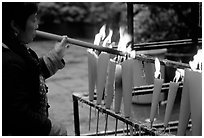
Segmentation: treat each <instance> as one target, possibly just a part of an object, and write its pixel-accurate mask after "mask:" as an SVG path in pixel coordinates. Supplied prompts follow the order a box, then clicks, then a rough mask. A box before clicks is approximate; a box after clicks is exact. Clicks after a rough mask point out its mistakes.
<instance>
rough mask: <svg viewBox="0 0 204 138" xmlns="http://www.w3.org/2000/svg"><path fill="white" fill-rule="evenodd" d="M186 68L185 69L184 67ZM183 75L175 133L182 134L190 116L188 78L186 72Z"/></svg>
mask: <svg viewBox="0 0 204 138" xmlns="http://www.w3.org/2000/svg"><path fill="white" fill-rule="evenodd" d="M186 70H187V69H186ZM186 70H185V75H184V83H183V89H182V95H181V103H180V112H179V124H178V130H177V135H178V136H184V135H185V132H186V128H187V126H188V122H189V118H190V99H189V82H188V80H189V78H188V74H187V73H186Z"/></svg>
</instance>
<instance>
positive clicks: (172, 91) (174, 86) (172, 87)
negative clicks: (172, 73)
mask: <svg viewBox="0 0 204 138" xmlns="http://www.w3.org/2000/svg"><path fill="white" fill-rule="evenodd" d="M178 87H179V83H178V82H172V81H171V82H170V84H169V92H168V98H167V105H166V111H165V116H164V127H165V128H166V127H167V126H168V122H169V119H170V116H171V112H172V109H173V105H174V101H175V98H176V94H177V90H178Z"/></svg>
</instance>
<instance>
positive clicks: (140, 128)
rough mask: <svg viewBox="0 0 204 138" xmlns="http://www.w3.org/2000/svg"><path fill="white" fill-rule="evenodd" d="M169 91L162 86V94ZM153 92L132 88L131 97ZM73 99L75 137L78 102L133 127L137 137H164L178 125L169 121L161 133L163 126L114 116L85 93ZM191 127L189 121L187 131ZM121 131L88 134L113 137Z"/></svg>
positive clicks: (76, 132) (151, 87)
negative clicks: (144, 123) (148, 124)
mask: <svg viewBox="0 0 204 138" xmlns="http://www.w3.org/2000/svg"><path fill="white" fill-rule="evenodd" d="M182 87H183V84H182V83H180V84H179V91H180V92H181V90H182ZM168 89H169V83H164V84H163V85H162V90H161V92H162V93H166V92H168ZM152 92H153V85H148V86H141V87H134V88H133V92H132V96H135V95H145V94H152ZM72 98H73V110H74V128H75V135H76V136H80V135H81V133H80V121H79V120H80V119H79V106H78V104H79V102H81V103H83V104H86V105H88V106H90V107H93V108H95V109H97V110H98V111H99V112H101V113H105V114H107V115H109V116H112V117H114V118H116V119H118V120H120V121H122V122H124V123H125V124H127V125H130V126H132V127H133V131H137V134H138V135H151V136H159V135H165V134H167V132H168V131H169V130H171V131H174V130H177V125H178V121H171V122H169V127H168V128H167V129H166V130H165V132H163V130H162V129H161V128H162V127H163V124H154V125H153V127H152V128H150V127H148V126H146V125H143V124H142V123H141V122H139V121H134V122H133V121H131V120H129V119H128V118H125V117H123V115H122V114H116V113H114V111H112V110H110V109H105V107H104V106H101V105H97V104H96V101H95V100H96V95H95V98H94V101H92V102H91V101H89V99H88V94H87V93H81V92H75V93H73V95H72ZM190 127H191V121H190V122H189V125H188V129H189V128H190ZM129 131H130V130H129V129H126V130H125V132H127V134H128V132H129ZM122 132H123V131H122V130H120V129H117V131H114V130H112V131H109V132H99V133H98V134H89V135H97V136H99V135H114V134H116V133H117V134H119V133H122Z"/></svg>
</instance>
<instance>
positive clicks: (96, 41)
mask: <svg viewBox="0 0 204 138" xmlns="http://www.w3.org/2000/svg"><path fill="white" fill-rule="evenodd" d="M105 31H106V24H104V25H103V26H102V27H101V29H100V31H99V33H98V34H96V35H95V39H94V45H99V44H100V42H101V40H103V39H104V38H105V37H106V32H105Z"/></svg>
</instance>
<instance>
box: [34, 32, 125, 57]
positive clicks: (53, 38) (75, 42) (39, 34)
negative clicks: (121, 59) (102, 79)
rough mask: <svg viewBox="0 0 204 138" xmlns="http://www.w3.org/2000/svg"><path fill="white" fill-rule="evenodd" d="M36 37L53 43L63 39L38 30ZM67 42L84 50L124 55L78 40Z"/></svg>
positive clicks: (70, 39)
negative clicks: (89, 49)
mask: <svg viewBox="0 0 204 138" xmlns="http://www.w3.org/2000/svg"><path fill="white" fill-rule="evenodd" d="M36 35H37V36H38V37H42V38H46V39H50V40H55V41H61V40H62V39H63V36H60V35H56V34H52V33H47V32H43V31H39V30H37V31H36ZM68 42H69V43H70V44H73V45H77V46H81V47H85V48H91V49H96V50H98V51H104V52H107V53H111V54H115V55H121V56H124V55H126V54H125V53H123V52H122V51H118V50H115V49H111V48H107V47H102V46H97V45H94V44H92V43H88V42H84V41H80V40H77V39H73V38H68Z"/></svg>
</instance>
